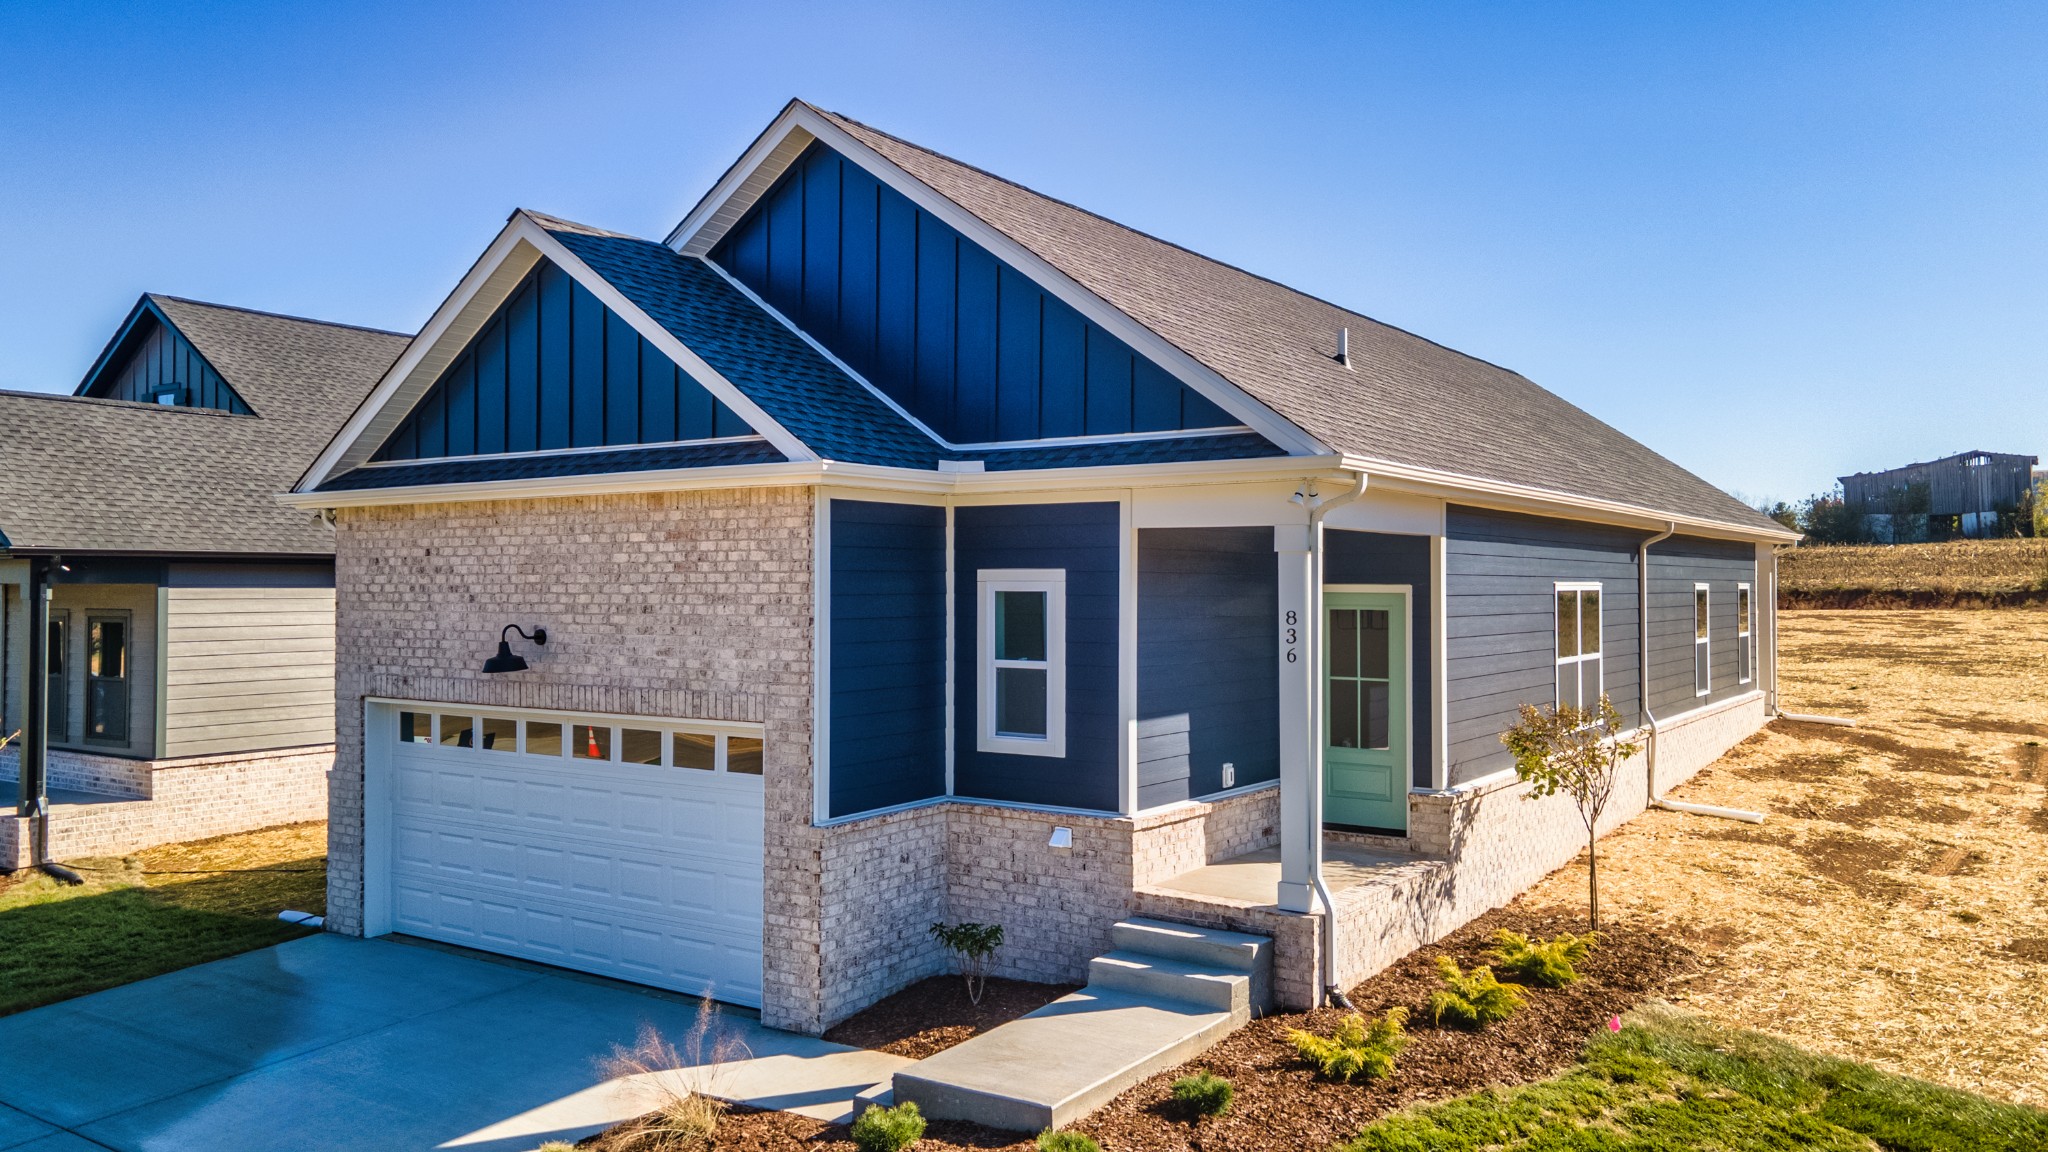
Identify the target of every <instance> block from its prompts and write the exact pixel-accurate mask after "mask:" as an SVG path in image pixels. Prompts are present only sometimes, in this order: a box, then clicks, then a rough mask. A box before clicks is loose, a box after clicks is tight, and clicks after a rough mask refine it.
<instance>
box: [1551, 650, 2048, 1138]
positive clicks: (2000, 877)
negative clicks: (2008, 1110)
mask: <svg viewBox="0 0 2048 1152" xmlns="http://www.w3.org/2000/svg"><path fill="white" fill-rule="evenodd" d="M1782 620H1783V625H1782V628H1783V637H1784V652H1783V656H1782V659H1781V662H1780V672H1781V676H1782V678H1783V684H1784V693H1783V706H1784V707H1785V708H1786V709H1787V710H1789V711H1798V712H1813V713H1822V714H1828V715H1835V716H1844V717H1850V718H1853V719H1855V720H1857V721H1858V724H1859V726H1858V727H1855V728H1836V727H1826V726H1821V725H1812V724H1792V723H1786V722H1779V723H1777V724H1773V725H1772V726H1770V727H1769V728H1767V729H1766V730H1765V731H1763V732H1761V733H1759V734H1758V735H1756V736H1755V737H1752V738H1751V739H1750V740H1748V741H1746V742H1745V743H1744V744H1742V745H1741V746H1740V747H1739V748H1737V749H1736V750H1735V751H1733V752H1732V753H1730V754H1729V756H1728V757H1726V758H1724V759H1723V760H1722V761H1721V762H1719V763H1718V764H1716V765H1714V766H1713V767H1711V768H1709V769H1707V770H1706V771H1704V772H1702V773H1701V774H1700V775H1699V776H1697V777H1695V778H1694V780H1693V781H1692V782H1690V783H1689V784H1687V785H1686V786H1685V787H1683V788H1681V789H1679V790H1677V792H1676V793H1675V798H1678V799H1687V800H1694V801H1700V802H1709V803H1715V804H1724V805H1729V806H1733V807H1738V808H1749V809H1755V810H1761V811H1764V812H1766V813H1768V814H1769V818H1768V820H1767V821H1766V822H1765V823H1764V824H1762V825H1760V826H1757V825H1748V824H1739V823H1734V822H1730V821H1723V820H1715V819H1711V818H1707V817H1700V816H1685V815H1679V814H1676V813H1669V812H1653V813H1649V814H1647V815H1645V816H1643V817H1642V818H1640V819H1638V820H1636V821H1635V822H1633V823H1632V824H1630V825H1629V826H1628V827H1627V828H1624V829H1623V830H1621V831H1620V832H1618V833H1616V834H1615V835H1614V836H1612V837H1610V838H1609V839H1608V840H1606V841H1604V842H1603V844H1602V858H1601V898H1602V906H1603V909H1606V910H1610V911H1612V912H1614V913H1616V914H1619V915H1630V916H1636V915H1640V916H1645V917H1651V918H1655V919H1658V920H1661V921H1663V922H1665V923H1667V924H1669V925H1671V926H1672V928H1673V930H1674V931H1675V932H1677V933H1678V934H1679V935H1680V936H1681V937H1682V938H1684V939H1687V940H1688V941H1689V942H1691V943H1692V944H1693V945H1694V946H1695V947H1696V948H1698V949H1699V950H1700V951H1701V952H1702V953H1704V954H1706V955H1707V956H1708V957H1710V959H1711V960H1712V962H1711V963H1710V964H1709V966H1708V968H1707V969H1706V970H1705V971H1704V972H1702V973H1701V974H1700V975H1698V976H1697V977H1695V978H1694V979H1693V980H1692V981H1691V982H1690V984H1689V985H1688V987H1687V990H1686V992H1685V993H1684V994H1683V996H1682V998H1681V1000H1680V1004H1681V1006H1683V1007H1686V1008H1688V1009H1690V1010H1692V1011H1697V1012H1701V1013H1703V1014H1706V1015H1708V1016H1711V1017H1715V1018H1717V1019H1720V1020H1722V1021H1725V1022H1728V1023H1732V1024H1737V1025H1740V1026H1744V1027H1749V1028H1755V1029H1758V1030H1761V1031H1766V1032H1773V1033H1776V1034H1778V1035H1780V1036H1784V1037H1786V1038H1788V1039H1790V1040H1792V1041H1794V1042H1795V1043H1798V1044H1800V1045H1803V1046H1806V1047H1809V1048H1813V1049H1817V1050H1819V1051H1822V1052H1827V1053H1831V1054H1835V1055H1839V1056H1845V1057H1850V1058H1854V1059H1858V1060H1866V1061H1869V1062H1871V1063H1874V1064H1877V1065H1879V1066H1880V1067H1883V1068H1887V1069H1890V1070H1893V1071H1898V1072H1903V1073H1907V1074H1910V1075H1914V1076H1920V1077H1924V1078H1926V1079H1930V1080H1934V1081H1937V1082H1939V1083H1943V1084H1948V1085H1952V1086H1954V1087H1958V1088H1964V1089H1968V1090H1971V1091H1976V1092H1982V1093H1986V1094H1988V1095H1992V1096H1997V1097H2002V1098H2005V1099H2008V1100H2013V1101H2018V1102H2024V1103H2030V1104H2036V1105H2041V1104H2048V995H2044V990H2048V986H2044V982H2048V747H2044V745H2048V613H2044V612H2038V611H1989V612H1986V611H1899V612H1885V611H1868V610H1864V611H1840V612H1793V613H1787V614H1785V615H1784V617H1782ZM1584 898H1585V873H1584V871H1583V868H1582V867H1580V868H1571V869H1566V870H1563V871H1560V872H1558V873H1556V874H1554V875H1552V876H1551V877H1550V878H1549V879H1547V880H1545V881H1544V882H1543V884H1542V885H1541V886H1540V887H1539V888H1537V889H1536V890H1535V891H1534V892H1532V893H1530V895H1529V897H1528V900H1529V901H1530V902H1531V903H1536V904H1541V903H1549V902H1556V903H1560V904H1562V903H1565V902H1571V901H1583V900H1584Z"/></svg>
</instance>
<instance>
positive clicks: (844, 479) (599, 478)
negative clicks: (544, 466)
mask: <svg viewBox="0 0 2048 1152" xmlns="http://www.w3.org/2000/svg"><path fill="white" fill-rule="evenodd" d="M1343 475H1344V473H1342V472H1341V471H1340V470H1339V468H1338V466H1337V459H1336V457H1333V456H1325V457H1313V458H1304V457H1299V456H1275V457H1269V458H1266V459H1263V460H1222V461H1211V462H1206V463H1204V462H1195V463H1175V464H1113V465H1104V466H1101V467H1095V468H1043V469H1030V470H1022V469H1020V470H1017V471H1013V472H926V471H922V470H920V469H916V468H892V467H886V466H883V465H877V464H846V463H841V462H839V461H836V460H806V461H793V462H789V463H782V464H732V465H725V466H720V467H711V468H665V469H656V470H649V471H644V472H607V473H600V474H595V475H588V476H545V477H535V478H531V479H523V480H478V481H470V482H466V483H457V484H422V485H417V486H409V487H403V488H364V489H356V490H352V491H346V492H290V493H286V494H284V495H282V496H279V497H278V500H279V502H281V503H283V504H286V505H288V506H290V507H293V508H305V509H309V510H319V509H328V508H369V507H380V506H393V505H404V504H442V503H454V502H463V501H472V500H527V499H540V498H545V497H562V496H605V495H615V494H622V493H636V492H681V491H691V490H700V489H711V488H761V487H779V486H787V485H808V484H826V485H831V486H833V487H835V488H843V489H847V490H849V491H871V492H901V493H915V494H926V495H932V496H940V497H952V496H965V497H971V496H976V495H982V494H990V495H996V494H1012V493H1027V492H1044V493H1059V492H1072V491H1089V492H1101V491H1128V490H1130V489H1133V488H1152V487H1187V486H1194V485H1201V484H1242V483H1256V482H1259V481H1273V480H1287V481H1300V480H1304V479H1329V480H1334V479H1338V478H1341V477H1342V476H1343Z"/></svg>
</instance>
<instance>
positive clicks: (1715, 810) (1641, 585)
mask: <svg viewBox="0 0 2048 1152" xmlns="http://www.w3.org/2000/svg"><path fill="white" fill-rule="evenodd" d="M1677 532H1678V525H1677V524H1676V523H1673V522H1671V521H1666V522H1665V524H1664V530H1663V531H1662V532H1659V533H1657V534H1656V535H1655V536H1652V537H1650V538H1649V539H1647V540H1644V541H1643V542H1642V543H1641V544H1638V545H1636V623H1637V625H1638V631H1637V639H1636V691H1637V693H1638V696H1637V697H1636V700H1637V705H1636V706H1637V708H1638V709H1639V710H1640V711H1641V713H1642V726H1643V727H1644V728H1646V729H1648V730H1649V733H1650V736H1649V741H1648V747H1647V748H1646V749H1645V750H1644V757H1643V759H1644V761H1645V767H1646V770H1647V771H1648V773H1649V779H1648V795H1649V806H1650V807H1652V808H1663V809H1665V810H1667V811H1671V812H1689V813H1691V814H1692V815H1695V816H1718V817H1720V818H1722V819H1724V820H1740V821H1742V822H1743V823H1745V824H1761V823H1763V822H1764V814H1763V813H1761V812H1750V811H1747V810H1745V809H1741V808H1722V807H1719V806H1718V805H1713V804H1688V803H1686V802H1685V801H1682V800H1666V799H1665V798H1664V796H1663V795H1662V794H1661V793H1659V792H1658V791H1657V713H1656V711H1655V710H1654V709H1652V708H1651V707H1650V545H1652V544H1659V543H1662V542H1664V541H1666V540H1669V539H1670V538H1671V537H1672V536H1673V535H1675V534H1676V533H1677ZM1777 619H1778V617H1777V612H1776V610H1775V608H1774V609H1773V611H1772V614H1771V627H1772V628H1773V629H1775V628H1776V627H1777ZM1776 641H1777V633H1776V632H1775V631H1774V632H1773V633H1772V645H1771V658H1772V660H1773V661H1775V660H1776V659H1777V651H1778V649H1777V642H1776ZM1772 668H1773V672H1772V683H1773V684H1775V683H1776V664H1775V663H1774V664H1773V665H1772Z"/></svg>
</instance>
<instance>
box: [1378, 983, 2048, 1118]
mask: <svg viewBox="0 0 2048 1152" xmlns="http://www.w3.org/2000/svg"><path fill="white" fill-rule="evenodd" d="M1789 1148H1802V1149H1822V1150H1835V1149H1840V1150H1841V1152H1872V1150H1873V1149H1882V1150H1883V1152H2040V1150H2041V1149H2044V1148H2048V1112H2040V1111H2036V1110H2034V1109H2031V1108H2025V1107H2021V1106H2018V1105H2013V1104H2001V1103H1998V1102H1996V1101H1992V1100H1987V1099H1985V1098H1983V1097H1981V1096H1972V1095H1970V1094H1968V1093H1966V1092H1957V1091H1954V1090H1952V1089H1948V1088H1940V1087H1937V1086H1935V1085H1932V1084H1928V1083H1924V1082H1922V1081H1918V1080H1909V1079H1906V1078H1905V1077H1901V1076H1893V1075H1890V1074H1887V1073H1883V1072H1879V1071H1877V1070H1876V1069H1874V1068H1870V1067H1868V1066H1866V1065H1862V1064H1854V1063H1850V1062H1849V1061H1846V1060H1835V1059H1831V1058H1828V1057H1825V1056H1816V1055H1814V1054H1812V1053H1810V1052H1805V1051H1802V1050H1800V1049H1797V1048H1794V1047H1792V1046H1790V1045H1788V1044H1785V1043H1783V1042H1781V1041H1777V1040H1773V1039H1770V1038H1769V1037H1765V1036H1759V1035H1757V1034H1755V1033H1752V1032H1738V1031H1733V1030H1730V1029H1724V1028H1719V1027H1716V1026H1714V1025H1711V1024H1708V1023H1706V1022H1705V1021H1702V1020H1699V1019H1697V1018H1694V1017H1688V1016H1682V1015H1679V1014H1677V1013H1675V1012H1672V1011H1670V1010H1668V1009H1663V1010H1646V1011H1643V1012H1638V1013H1634V1014H1631V1015H1630V1016H1629V1017H1628V1020H1627V1022H1626V1026H1625V1027H1623V1028H1622V1030H1621V1031H1620V1032H1619V1033H1615V1034H1612V1035H1610V1034H1607V1033H1604V1032H1603V1033H1602V1034H1601V1035H1600V1036H1599V1037H1598V1038H1596V1039H1595V1040H1594V1041H1593V1042H1592V1043H1591V1045H1590V1046H1589V1047H1588V1048H1587V1051H1586V1056H1585V1058H1584V1060H1583V1061H1582V1062H1581V1063H1580V1064H1579V1065H1578V1066H1577V1067H1575V1068H1573V1069H1572V1070H1571V1071H1569V1072H1566V1073H1565V1074H1564V1075H1562V1076H1559V1077H1557V1078H1555V1079H1552V1080H1545V1081H1540V1082H1538V1083H1535V1084H1526V1085H1523V1086H1521V1087H1516V1088H1502V1089H1492V1090H1489V1091H1486V1092H1482V1093H1479V1094H1477V1095H1473V1096H1465V1097H1461V1098H1459V1099H1456V1100H1450V1101H1446V1102H1444V1103H1442V1104H1434V1105H1429V1106H1426V1107H1422V1108H1417V1109H1413V1110H1410V1111H1406V1112H1401V1113H1396V1114H1395V1115H1392V1116H1388V1117H1386V1118H1385V1119H1383V1120H1380V1121H1379V1122H1377V1123H1375V1124H1374V1125H1372V1126H1371V1127H1370V1128H1367V1129H1366V1130H1365V1131H1364V1132H1363V1133H1361V1134H1360V1135H1359V1137H1358V1138H1357V1139H1356V1140H1354V1141H1352V1142H1351V1143H1349V1144H1346V1145H1344V1146H1343V1148H1342V1149H1341V1150H1340V1152H1468V1150H1469V1152H1478V1150H1481V1149H1484V1150H1486V1152H1521V1150H1528V1152H1539V1150H1540V1152H1624V1150H1626V1152H1694V1150H1712V1152H1777V1150H1779V1149H1789Z"/></svg>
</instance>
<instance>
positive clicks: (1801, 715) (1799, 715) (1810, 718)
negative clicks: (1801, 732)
mask: <svg viewBox="0 0 2048 1152" xmlns="http://www.w3.org/2000/svg"><path fill="white" fill-rule="evenodd" d="M1778 719H1780V720H1797V721H1798V722H1800V723H1801V724H1833V725H1835V726H1836V727H1838V728H1854V727H1855V726H1856V722H1855V721H1854V720H1844V719H1842V718H1841V717H1840V716H1816V715H1814V714H1813V713H1811V712H1780V713H1778Z"/></svg>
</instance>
